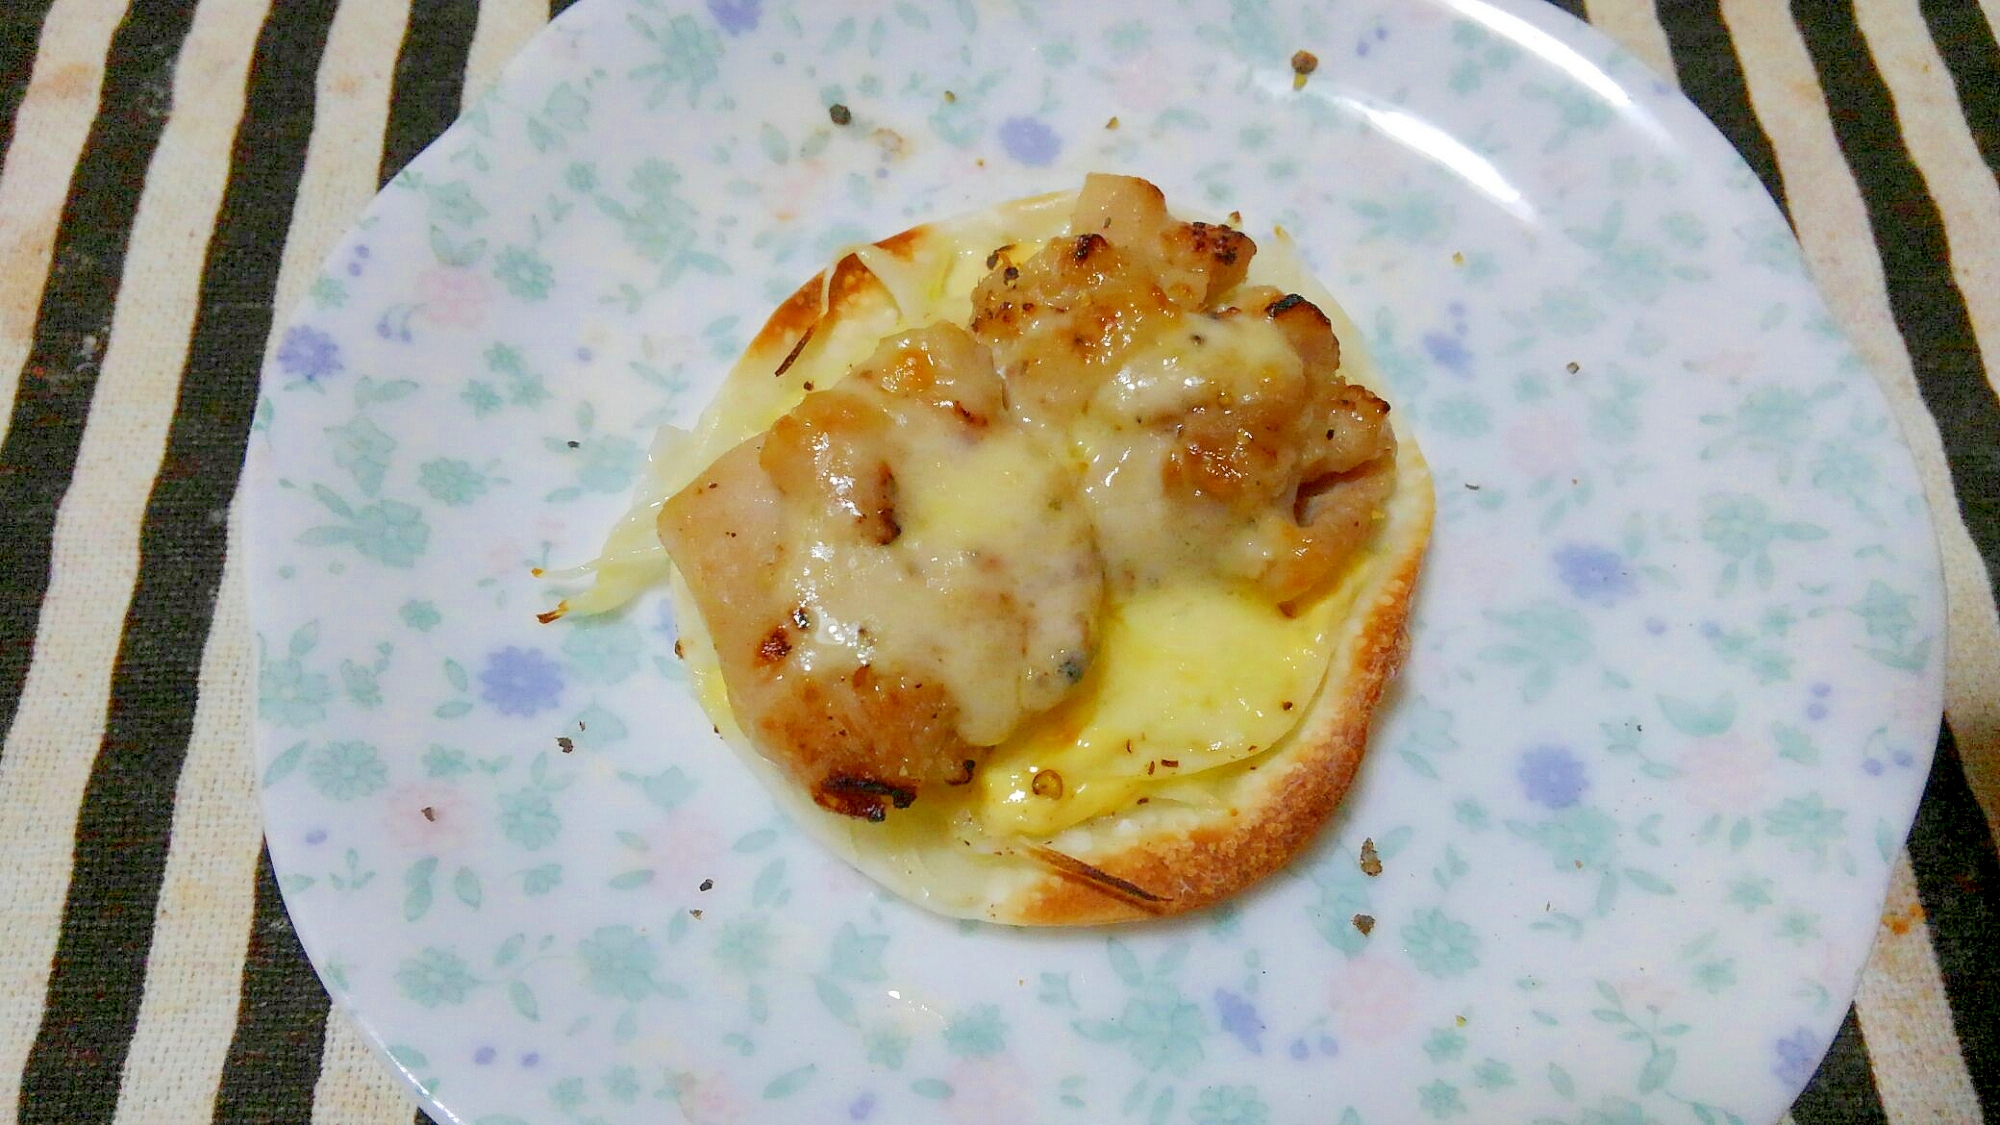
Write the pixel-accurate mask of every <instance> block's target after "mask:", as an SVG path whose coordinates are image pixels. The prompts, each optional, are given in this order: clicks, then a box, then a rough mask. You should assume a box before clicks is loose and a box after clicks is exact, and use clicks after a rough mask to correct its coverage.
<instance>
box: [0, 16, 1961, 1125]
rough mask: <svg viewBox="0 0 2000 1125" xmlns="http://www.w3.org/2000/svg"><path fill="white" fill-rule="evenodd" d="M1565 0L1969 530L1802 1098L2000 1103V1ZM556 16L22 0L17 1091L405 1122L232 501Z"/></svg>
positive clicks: (10, 474)
mask: <svg viewBox="0 0 2000 1125" xmlns="http://www.w3.org/2000/svg"><path fill="white" fill-rule="evenodd" d="M711 2H713V0H711ZM750 2H752V3H756V2H759V0H750ZM1244 2H1249V3H1257V2H1266V0H1244ZM563 6H564V5H563V4H562V3H557V4H556V5H555V7H556V8H557V9H558V10H559V9H560V8H561V7H563ZM1559 6H1560V7H1562V8H1564V9H1566V10H1568V11H1569V12H1571V13H1572V14H1574V15H1576V16H1578V17H1579V18H1584V19H1588V20H1589V21H1591V22H1592V23H1594V24H1595V25H1596V26H1597V27H1598V28H1599V29H1600V30H1602V31H1603V32H1604V33H1606V34H1608V35H1610V36H1612V37H1613V38H1615V39H1617V40H1619V41H1620V42H1621V43H1623V44H1624V45H1625V46H1626V47H1627V48H1629V49H1630V50H1632V51H1633V52H1634V53H1636V54H1637V55H1638V56H1639V57H1640V58H1642V59H1644V60H1646V61H1647V62H1648V63H1649V64H1651V65H1652V66H1653V67H1654V68H1655V69H1657V70H1658V71H1659V72H1660V73H1661V74H1663V75H1666V76H1669V77H1671V78H1672V79H1673V80H1675V81H1677V82H1678V84H1679V85H1680V86H1681V88H1682V89H1683V90H1684V91H1685V92H1686V93H1687V95H1688V96H1689V97H1690V98H1692V99H1693V100H1694V101H1695V103H1696V104H1697V105H1699V106H1700V107H1701V108H1702V109H1703V110H1704V111H1705V112H1707V114H1708V115H1709V116H1710V117H1711V118H1712V119H1714V121H1715V122H1716V123H1717V125H1718V126H1720V127H1721V129H1722V131H1723V133H1724V134H1725V135H1727V136H1728V137H1729V139H1730V140H1731V141H1732V142H1734V143H1735V145H1736V147H1737V148H1738V149H1739V150H1741V151H1742V152H1743V154H1744V156H1745V157H1746V158H1747V159H1748V160H1749V163H1750V166H1751V167H1752V169H1754V170H1755V171H1756V173H1757V175H1758V176H1759V177H1761V178H1762V179H1763V181H1764V184H1765V186H1766V187H1767V188H1768V189H1769V190H1770V192H1771V194H1772V195H1773V196H1774V197H1775V198H1776V199H1777V200H1778V201H1779V204H1780V206H1782V207H1783V208H1784V209H1785V213H1786V214H1787V216H1788V217H1789V218H1790V220H1791V222H1792V225H1793V227H1794V228H1795V229H1796V231H1797V233H1798V236H1799V239H1800V241H1801V243H1802V244H1803V245H1804V247H1805V253H1806V258H1807V260H1808V261H1809V262H1810V264H1811V266H1812V269H1813V273H1814V276H1815V277H1816V278H1817V279H1818V281H1819V284H1820V286H1821V287H1822V289H1823V290H1824V291H1825V293H1826V295H1827V298H1828V300H1829V303H1830V305H1831V307H1832V309H1833V312H1834V315H1835V316H1836V317H1838V318H1839V320H1840V322H1841V323H1842V324H1843V325H1844V326H1845V328H1846V329H1847V331H1848V332H1849V333H1850V334H1851V335H1852V336H1853V337H1854V340H1855V342H1856V344H1857V345H1858V346H1859V348H1860V350H1861V352H1862V354H1863V355H1864V356H1865V357H1866V358H1867V359H1868V361H1869V363H1870V364H1871V366H1872V367H1873V368H1874V370H1875V371H1876V373H1877V374H1878V375H1879V376H1880V378H1881V379H1882V382H1883V386H1884V388H1885V390H1886V391H1887V393H1888V396H1889V400H1890V402H1891V404H1892V406H1893V408H1894V409H1895V410H1896V412H1897V415H1898V418H1899V420H1900V421H1901V423H1902V426H1903V429H1904V432H1905V433H1906V434H1907V435H1908V436H1909V438H1910V441H1911V443H1912V445H1913V446H1914V448H1915V450H1916V455H1917V462H1918V465H1919V467H1920V469H1921V471H1922V473H1923V477H1924V481H1925V485H1926V488H1927V490H1928V493H1929V496H1930V499H1931V503H1932V507H1933V510H1934V512H1935V513H1936V517H1937V521H1938V526H1939V529H1940V534H1941V539H1942V545H1943V554H1944V559H1945V567H1946V574H1947V581H1948V584H1949V594H1950V615H1951V616H1950V649H1951V653H1950V662H1949V665H1948V671H1947V684H1946V705H1947V725H1946V728H1945V730H1944V731H1943V732H1942V735H1941V737H1940V741H1939V745H1938V754H1937V758H1936V763H1935V765H1934V767H1933V770H1932V773H1931V777H1930V787H1929V790H1928V792H1927V794H1926V797H1925V800H1924V804H1923V806H1922V808H1921V809H1920V811H1919V813H1918V817H1917V822H1916V826H1915V829H1914V830H1913V832H1912V834H1911V837H1910V841H1909V846H1908V850H1907V852H1906V853H1905V855H1904V856H1903V857H1901V858H1900V859H1899V861H1898V862H1897V864H1896V867H1895V873H1894V881H1893V883H1892V886H1891V889H1890V899H1889V903H1888V905H1887V906H1886V907H1885V910H1884V915H1883V922H1882V928H1881V930H1880V933H1879V936H1878V940H1877V943H1876V947H1875V951H1874V955H1873V958H1872V959H1871V961H1870V962H1869V965H1868V968H1867V971H1866V973H1865V975H1864V977H1863V979H1862V982H1861V987H1860V991H1859V994H1858V996H1857V998H1856V1000H1855V1003H1854V1007H1853V1009H1852V1010H1851V1011H1850V1012H1849V1014H1848V1017H1847V1020H1846V1022H1845V1024H1844V1025H1843V1027H1842V1030H1841V1033H1840V1035H1839V1036H1838V1038H1837V1039H1836V1040H1835V1041H1834V1044H1833V1047H1832V1049H1831V1051H1830V1053H1829V1054H1828V1056H1827V1059H1826V1061H1825V1062H1824V1063H1823V1064H1822V1065H1821V1067H1820V1070H1819V1073H1818V1074H1817V1076H1816V1077H1815V1078H1814V1079H1813V1082H1812V1084H1811V1086H1810V1087H1808V1089H1807V1090H1806V1092H1805V1094H1804V1095H1803V1096H1802V1097H1801V1098H1800V1099H1799V1101H1798V1103H1797V1105H1796V1106H1794V1108H1793V1111H1792V1117H1793V1119H1794V1120H1795V1121H1797V1122H1798V1123H1799V1125H1819V1123H1825V1122H1872V1121H1885V1122H1896V1123H1903V1122H1972V1121H1980V1120H1983V1119H1984V1116H1983V1111H1990V1112H1991V1113H1992V1114H1994V1115H1995V1118H1996V1120H2000V1033H1996V1028H2000V917H1996V913H2000V859H1996V852H1995V846H1994V840H1995V829H1996V828H2000V621H1996V617H1995V609H1994V585H1993V581H1992V578H1991V575H1992V574H1993V573H1994V572H1995V569H1996V568H1997V567H2000V398H1997V397H1996V394H1995V386H1994V382H1993V377H1992V376H1990V375H1989V372H2000V175H1996V174H2000V47H1997V46H1996V41H1995V28H1996V26H2000V0H1793V2H1792V3H1791V4H1790V5H1789V6H1787V5H1786V4H1785V3H1783V2H1781V0H1588V2H1587V3H1586V2H1583V0H1559ZM549 7H550V5H549V4H548V3H547V0H485V2H484V3H477V2H475V0H349V2H348V3H345V4H340V3H336V2H334V0H200V2H199V3H196V2H193V0H185V2H177V0H132V2H131V3H130V4H129V5H127V4H121V3H120V2H118V0H6V2H5V3H4V4H0V152H4V164H3V165H0V407H4V409H0V426H4V427H5V430H4V439H0V544H4V546H0V728H4V730H5V732H6V740H5V745H4V750H0V1095H4V1100H6V1101H10V1102H12V1103H13V1104H14V1105H15V1106H16V1112H17V1116H18V1119H19V1120H21V1121H23V1122H62V1123H65V1125H67V1123H76V1122H111V1121H117V1122H133V1123H140V1122H145V1123H152V1122H188V1121H209V1120H213V1121H217V1122H308V1121H310V1122H315V1123H329V1125H332V1123H338V1125H349V1123H354V1125H359V1123H374V1122H397V1123H402V1122H408V1121H410V1120H411V1116H412V1109H411V1104H410V1102H409V1100H408V1099H407V1098H406V1097H405V1096H404V1094H403V1093H402V1092H401V1090H400V1089H399V1088H398V1087H396V1086H395V1085H394V1084H393V1083H392V1082H391V1080H390V1078H389V1076H388V1075H387V1074H386V1073H384V1072H383V1071H382V1069H381V1068H380V1067H379V1066H378V1065H377V1064H376V1063H375V1061H374V1060H373V1059H372V1058H371V1057H370V1056H369V1055H368V1054H367V1053H366V1051H365V1049H364V1048H363V1047H362V1045H361V1043H360V1040H359V1038H358V1036H357V1035H356V1034H355V1032H354V1031H353V1029H352V1028H351V1027H350V1026H349V1024H348V1023H347V1022H346V1020H345V1018H344V1017H343V1016H341V1015H340V1014H339V1013H337V1012H333V1011H330V1010H329V1005H328V1001H327V997H326V994H325V992H324V991H323V990H322V989H321V988H320V986H319V983H318V981H317V980H316V979H315V978H314V976H313V975H312V970H311V968H310V967H309V966H308V965H307V964H306V962H305V960H304V958H303V956H302V955H301V954H300V951H299V947H298V943H297V941H296V939H295V938H294V936H293V934H292V932H291V929H290V926H289V924H288V923H287V921H286V918H285V914H284V910H283V907H282V904H281V903H280V901H279V898H278V893H277V888H276V886H275V884H274V882H273V879H272V874H271V867H270V863H269V860H268V858H267V857H266V856H265V855H264V853H263V851H262V842H261V838H260V835H259V827H258V813H257V806H256V800H255V793H254V784H253V780H252V777H251V773H250V769H249V762H250V755H249V749H248V739H249V730H250V720H251V716H252V714H253V712H254V708H255V706H256V699H255V685H254V683H253V678H252V669H253V664H252V657H253V653H252V644H251V641H250V630H249V624H248V620H247V611H246V609H245V600H244V592H243V585H242V574H241V571H240V563H239V560H240V557H241V556H240V548H241V544H242V539H241V536H242V529H241V521H240V518H239V517H238V516H237V515H236V514H235V513H234V509H233V503H232V502H233V499H234V497H235V493H236V485H237V477H238V471H239V468H240V465H241V462H242V457H243V451H244V446H245V442H246V440H247V437H248V433H249V426H250V421H251V417H250V415H251V408H252V406H253V404H254V400H255V391H256V376H257V371H258V368H259V366H260V365H261V362H262V360H263V358H264V355H265V351H266V349H267V348H269V347H270V346H272V328H273V326H274V325H275V324H277V323H279V322H280V320H281V319H282V316H283V314H284V313H285V311H286V310H288V309H290V308H291V306H292V305H293V304H294V303H296V301H297V300H298V299H299V298H300V297H301V296H302V295H303V292H302V288H303V286H304V284H305V283H306V280H307V279H308V278H309V277H310V276H311V274H312V272H313V270H314V269H315V268H316V267H317V265H318V263H319V261H320V260H321V258H322V257H324V255H325V254H326V252H327V251H328V249H329V248H330V247H331V246H332V245H333V242H334V240H335V239H336V238H337V237H338V236H339V235H340V233H341V232H342V231H343V230H344V229H345V228H346V227H347V225H348V224H349V223H350V222H352V220H353V219H354V217H355V216H356V215H357V214H358V213H359V212H360V210H361V208H362V207H363V206H364V205H365V204H366V203H367V201H368V199H369V198H370V197H371V196H372V195H373V194H374V192H375V191H376V190H377V188H378V187H379V186H380V185H381V184H382V183H383V182H385V181H386V180H387V179H388V178H389V177H390V176H392V175H393V174H394V173H395V172H396V171H397V170H398V169H399V168H401V167H402V166H403V164H404V163H405V162H407V161H408V160H409V159H410V158H412V157H413V156H415V155H416V154H417V153H418V152H419V151H420V150H421V149H422V148H423V146H424V145H425V144H426V143H428V142H429V141H430V139H431V138H433V137H435V136H436V135H437V134H438V133H439V132H440V131H441V130H442V129H443V128H444V127H445V126H446V125H447V124H448V123H449V122H450V121H451V120H452V118H453V117H455V116H456V115H457V113H458V111H459V108H460V106H461V105H462V104H464V102H465V101H466V100H468V99H469V98H470V97H472V96H475V95H476V94H477V93H478V92H479V91H481V90H483V89H484V88H485V86H486V85H487V84H488V83H490V82H491V81H492V79H493V78H494V76H495V75H496V74H497V73H498V71H499V68H500V67H501V66H502V65H503V64H504V63H505V61H506V60H507V58H508V57H510V56H511V55H512V54H513V53H514V51H515V50H516V49H518V48H519V47H520V46H521V45H522V44H523V43H524V42H525V41H526V40H527V39H528V38H529V37H530V36H532V35H533V34H534V33H535V32H536V30H537V29H539V28H540V27H541V26H542V24H543V23H544V22H546V21H547V20H548V19H549V18H550V16H551V12H550V11H549ZM418 1120H419V1122H421V1121H422V1120H424V1119H423V1118H422V1117H421V1115H419V1116H418Z"/></svg>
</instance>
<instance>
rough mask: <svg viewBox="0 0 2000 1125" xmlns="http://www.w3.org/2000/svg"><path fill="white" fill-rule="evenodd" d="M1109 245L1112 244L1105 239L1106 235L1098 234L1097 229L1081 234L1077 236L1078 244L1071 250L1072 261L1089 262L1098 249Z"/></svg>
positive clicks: (1070, 257)
mask: <svg viewBox="0 0 2000 1125" xmlns="http://www.w3.org/2000/svg"><path fill="white" fill-rule="evenodd" d="M1109 245H1111V244H1110V243H1108V242H1106V241H1105V240H1104V236H1103V235H1101V234H1098V233H1097V232H1096V231H1088V232H1086V233H1084V234H1079V235H1077V236H1076V245H1075V246H1074V247H1073V248H1071V250H1070V252H1069V260H1070V261H1072V262H1087V261H1089V260H1090V259H1091V258H1092V257H1093V256H1094V255H1096V253H1097V252H1098V251H1100V250H1102V249H1104V248H1105V247H1106V246H1109Z"/></svg>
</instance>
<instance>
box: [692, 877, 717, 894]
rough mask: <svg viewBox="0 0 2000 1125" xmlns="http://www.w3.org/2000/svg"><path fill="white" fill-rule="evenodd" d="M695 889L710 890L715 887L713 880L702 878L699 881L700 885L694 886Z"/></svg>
mask: <svg viewBox="0 0 2000 1125" xmlns="http://www.w3.org/2000/svg"><path fill="white" fill-rule="evenodd" d="M695 889H696V890H698V891H712V890H714V889H715V880H713V879H703V880H702V881H701V886H699V887H696V888H695Z"/></svg>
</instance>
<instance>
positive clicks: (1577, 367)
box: [1563, 360, 1583, 375]
mask: <svg viewBox="0 0 2000 1125" xmlns="http://www.w3.org/2000/svg"><path fill="white" fill-rule="evenodd" d="M1563 370H1564V371H1567V372H1569V373H1570V374H1572V375H1574V374H1576V373H1577V372H1579V371H1581V370H1583V365H1582V364H1580V363H1578V362H1577V361H1575V360H1570V361H1569V362H1568V363H1565V364H1563Z"/></svg>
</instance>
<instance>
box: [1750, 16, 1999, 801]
mask: <svg viewBox="0 0 2000 1125" xmlns="http://www.w3.org/2000/svg"><path fill="white" fill-rule="evenodd" d="M1722 14H1723V19H1724V22H1726V23H1727V24H1728V25H1729V30H1730V33H1731V36H1732V38H1734V40H1735V42H1736V50H1737V53H1738V55H1739V56H1741V58H1742V60H1743V76H1744V79H1745V81H1746V82H1747V84H1748V85H1749V88H1750V101H1751V104H1752V106H1753V107H1755V109H1756V111H1757V118H1758V120H1759V121H1760V122H1762V123H1763V126H1764V131H1765V132H1766V133H1768V134H1769V135H1770V138H1771V147H1772V149H1773V150H1774V151H1775V152H1776V154H1777V158H1778V168H1779V171H1780V172H1781V173H1783V175H1784V180H1785V194H1786V195H1787V196H1788V197H1789V201H1790V203H1791V211H1792V221H1793V223H1794V224H1795V225H1796V226H1797V228H1798V232H1799V241H1800V243H1801V244H1802V245H1803V246H1804V247H1805V255H1806V260H1807V261H1808V262H1809V263H1810V264H1811V266H1812V272H1813V276H1814V277H1815V278H1817V279H1818V281H1819V284H1820V287H1821V290H1822V292H1824V293H1825V295H1826V300H1827V305H1828V307H1829V308H1830V309H1831V310H1832V313H1833V318H1834V320H1835V321H1837V322H1839V323H1840V324H1841V325H1843V326H1844V327H1845V328H1846V329H1847V332H1848V334H1849V336H1851V337H1852V338H1853V340H1854V345H1855V347H1856V348H1857V349H1858V350H1859V351H1860V352H1861V355H1862V357H1863V358H1865V359H1866V360H1867V361H1868V364H1869V366H1870V367H1872V368H1873V369H1874V371H1875V375H1876V378H1877V379H1878V380H1879V381H1880V382H1881V385H1882V389H1883V392H1884V393H1885V394H1886V395H1887V396H1888V399H1889V406H1890V409H1891V410H1892V411H1893V412H1894V413H1895V416H1896V421H1897V422H1898V423H1899V424H1900V425H1901V426H1902V430H1903V436H1904V438H1905V439H1906V440H1908V441H1909V443H1910V447H1911V449H1912V450H1913V451H1914V452H1915V454H1916V460H1917V471H1918V473H1919V474H1920V475H1921V476H1922V478H1923V483H1924V493H1925V495H1926V497H1927V498H1928V500H1929V502H1930V509H1931V517H1932V519H1933V521H1934V522H1935V523H1936V525H1937V530H1938V544H1939V546H1940V548H1941V549H1942V552H1943V556H1944V576H1945V597H1946V601H1947V603H1948V612H1949V621H1948V623H1947V635H1948V643H1947V646H1946V647H1947V651H1948V659H1947V662H1946V664H1945V691H1944V694H1945V713H1946V714H1947V715H1948V716H1949V717H1950V719H1951V725H1952V731H1953V733H1954V734H1955V735H1956V736H1957V739H1958V748H1959V753H1960V755H1961V756H1962V757H1963V758H1964V759H1965V772H1966V777H1967V780H1968V781H1970V782H1971V785H1972V789H1973V792H1974V794H1975V795H1976V796H1977V797H1978V799H1979V804H1980V807H1981V809H1982V810H1984V812H1985V814H1986V823H1987V827H1988V829H1989V830H1992V831H1994V832H1995V833H1996V834H2000V618H1997V617H1996V615H1995V612H1994V605H1993V588H1992V584H1991V583H1990V581H1989V580H1988V577H1987V574H1986V566H1985V564H1984V563H1983V562H1982V561H1981V560H1980V558H1979V552H1978V550H1977V548H1975V547H1974V546H1973V545H1972V536H1971V535H1970V534H1969V533H1968V532H1967V531H1966V528H1965V518H1964V517H1963V516H1962V515H1961V514H1960V513H1959V509H1958V501H1957V499H1956V497H1955V496H1954V495H1953V492H1952V484H1951V474H1950V469H1949V467H1948V466H1947V464H1946V462H1945V457H1944V445H1943V442H1942V441H1941V440H1940V439H1939V437H1938V429H1937V423H1936V422H1935V421H1934V420H1933V419H1932V418H1931V416H1930V412H1929V410H1927V409H1926V408H1925V406H1924V402H1923V398H1922V396H1921V395H1920V394H1919V393H1918V390H1917V381H1916V375H1915V373H1914V372H1913V370H1912V368H1911V364H1910V354H1909V351H1908V350H1907V349H1906V348H1905V347H1904V344H1903V338H1902V335H1901V334H1900V333H1899V332H1898V331H1897V328H1896V322H1895V318H1894V317H1893V316H1892V315H1891V313H1890V310H1889V296H1888V289H1887V286H1886V285H1885V283H1884V281H1883V277H1882V260H1881V258H1880V257H1879V256H1878V255H1877V253H1876V249H1875V240H1874V238H1873V237H1872V235H1871V233H1870V227H1869V224H1868V213H1867V211H1866V209H1865V208H1864V207H1863V205H1862V201H1861V191H1860V189H1859V188H1858V187H1856V186H1855V183H1854V178H1853V176H1852V175H1850V174H1849V172H1848V168H1847V164H1846V162H1845V160H1844V159H1843V158H1842V156H1841V152H1840V145H1839V142H1838V141H1837V140H1836V139H1835V137H1834V133H1833V124H1832V122H1831V121H1830V120H1829V118H1828V116H1827V106H1826V99H1825V98H1824V96H1822V94H1821V93H1820V87H1819V77H1818V75H1817V74H1816V73H1815V72H1814V70H1813V65H1812V58H1811V56H1809V55H1808V54H1807V53H1806V47H1805V43H1804V41H1803V40H1802V39H1800V38H1799V32H1798V28H1796V27H1795V26H1793V24H1792V21H1791V17H1790V16H1789V15H1788V14H1787V13H1786V11H1785V9H1784V6H1783V5H1779V4H1771V3H1766V2H1764V0H1723V2H1722Z"/></svg>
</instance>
